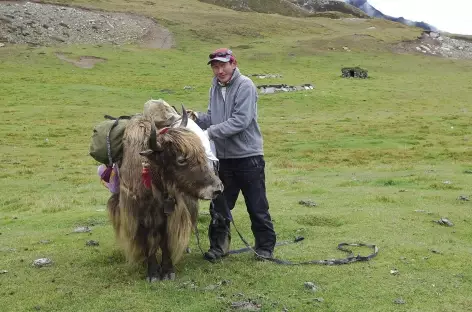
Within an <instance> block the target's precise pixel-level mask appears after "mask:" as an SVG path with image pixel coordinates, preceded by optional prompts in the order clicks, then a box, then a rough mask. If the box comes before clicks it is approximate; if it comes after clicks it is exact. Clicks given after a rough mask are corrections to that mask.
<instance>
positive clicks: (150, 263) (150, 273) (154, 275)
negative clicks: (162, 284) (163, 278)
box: [146, 254, 161, 283]
mask: <svg viewBox="0 0 472 312" xmlns="http://www.w3.org/2000/svg"><path fill="white" fill-rule="evenodd" d="M160 271H161V267H160V265H159V263H157V259H156V255H155V254H153V255H150V256H148V258H147V278H146V279H147V281H148V282H150V283H153V282H157V281H159V280H160V276H159V273H160Z"/></svg>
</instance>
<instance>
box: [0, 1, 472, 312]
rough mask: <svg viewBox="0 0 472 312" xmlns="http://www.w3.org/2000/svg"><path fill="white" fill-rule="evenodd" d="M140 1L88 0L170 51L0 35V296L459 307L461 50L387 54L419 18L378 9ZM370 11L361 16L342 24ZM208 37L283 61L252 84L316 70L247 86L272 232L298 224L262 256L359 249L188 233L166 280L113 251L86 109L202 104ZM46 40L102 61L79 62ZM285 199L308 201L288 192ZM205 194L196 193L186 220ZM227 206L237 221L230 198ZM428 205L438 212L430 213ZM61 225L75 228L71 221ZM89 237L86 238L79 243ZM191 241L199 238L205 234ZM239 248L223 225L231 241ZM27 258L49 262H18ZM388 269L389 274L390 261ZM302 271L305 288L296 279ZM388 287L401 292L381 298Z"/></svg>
mask: <svg viewBox="0 0 472 312" xmlns="http://www.w3.org/2000/svg"><path fill="white" fill-rule="evenodd" d="M56 2H58V3H60V2H61V1H56ZM62 2H63V3H65V2H67V3H71V2H72V3H76V4H80V5H83V6H92V3H95V1H62ZM154 2H155V3H156V5H154V6H146V5H145V4H143V2H140V1H132V2H129V3H128V4H127V5H125V2H124V1H99V2H97V3H96V4H93V5H94V6H97V7H100V8H102V9H110V10H125V9H127V10H132V11H135V12H138V13H142V12H146V14H148V15H150V16H154V17H156V18H158V19H159V20H160V21H161V22H163V23H165V25H166V26H168V27H169V28H170V29H171V30H172V31H173V32H174V34H175V36H176V42H177V47H176V48H175V49H173V50H166V51H162V50H146V49H141V48H138V47H136V46H132V45H130V46H121V47H118V46H106V45H104V46H100V47H98V46H58V47H49V48H28V47H24V46H18V47H4V48H1V49H0V60H1V61H0V73H1V74H0V85H1V87H0V104H1V123H0V157H1V158H0V190H1V192H0V273H1V271H2V270H7V271H8V272H7V273H3V274H0V306H1V307H0V310H1V311H35V310H40V311H228V310H231V303H232V302H238V301H251V300H252V301H254V302H256V303H259V304H261V307H262V308H261V311H283V310H284V309H286V311H361V310H362V311H472V308H471V306H472V299H471V297H470V294H471V293H472V286H471V285H472V269H471V266H470V259H471V256H472V227H471V222H472V219H471V215H472V213H471V212H472V204H471V202H470V201H460V200H458V197H459V196H460V195H463V196H467V197H469V196H471V195H472V146H471V140H472V129H471V127H470V124H471V118H472V112H471V110H472V108H471V106H470V100H471V95H472V76H471V75H470V72H471V71H472V62H470V61H461V60H449V59H441V58H437V57H426V56H422V55H400V54H392V53H390V52H388V45H389V44H390V43H392V42H396V41H399V40H402V39H413V38H415V37H416V36H418V34H419V32H418V30H417V29H409V28H407V27H404V26H397V25H395V24H394V23H390V22H384V21H377V20H373V21H357V22H354V21H350V20H329V19H296V18H289V17H280V16H276V15H260V14H255V13H240V12H239V13H237V12H232V11H230V10H226V9H222V8H217V7H212V6H209V5H207V4H204V3H201V2H198V1H183V0H182V1H173V2H170V1H169V2H168V1H157V0H156V1H154ZM222 20H224V21H226V22H225V23H222V24H223V25H221V30H222V31H221V32H216V33H215V32H214V28H215V25H216V26H218V27H220V24H221V21H222ZM232 25H233V26H234V25H239V27H233V26H232ZM370 25H375V26H376V28H377V31H376V33H375V34H372V37H369V38H370V39H365V41H362V42H360V43H359V41H356V40H357V39H356V36H355V34H356V33H357V34H361V33H363V32H365V31H366V30H365V29H366V28H367V27H369V26H370ZM363 38H364V37H363ZM219 46H230V47H232V48H233V51H234V52H235V54H236V56H237V57H238V60H239V64H240V69H241V71H242V72H243V73H245V74H253V73H257V74H259V73H279V74H282V75H283V78H279V79H271V80H258V79H257V78H255V79H254V81H255V83H256V84H267V83H272V82H273V83H280V82H283V83H287V84H303V83H312V84H314V85H315V86H316V88H315V90H311V91H302V92H294V93H283V94H271V95H261V96H260V100H259V115H260V124H261V128H262V132H263V135H264V148H265V157H266V162H267V170H266V176H267V189H268V198H269V203H270V211H271V214H272V216H273V218H274V224H275V228H276V232H277V234H278V239H279V240H290V239H293V238H294V237H295V236H298V235H303V236H304V237H305V240H304V241H303V242H301V243H299V244H296V245H289V246H283V247H280V248H278V249H277V250H276V254H275V255H276V256H277V257H280V258H283V259H290V260H309V259H325V258H333V257H343V256H344V254H343V253H342V252H340V251H337V250H336V246H337V244H338V243H341V242H365V243H372V244H377V245H378V247H379V248H380V253H379V255H378V256H377V257H376V258H375V259H373V260H372V261H370V262H367V263H355V264H352V265H346V266H335V267H327V266H315V265H313V266H303V267H288V266H279V265H276V264H272V263H266V262H262V263H261V262H256V261H255V260H253V257H252V256H251V255H249V254H241V255H234V256H230V257H228V258H226V259H225V260H224V261H223V262H221V263H218V264H210V263H207V262H205V261H204V260H203V259H202V256H201V254H199V252H198V248H197V246H196V243H195V239H194V237H192V241H191V248H192V253H191V254H188V255H185V257H184V258H183V260H182V261H181V262H180V263H179V264H178V266H177V269H178V272H177V280H176V281H174V282H160V283H154V284H148V283H147V282H146V281H145V280H144V274H145V269H144V267H141V266H130V265H128V264H127V263H126V262H125V259H124V257H123V255H122V253H121V251H120V249H119V248H118V247H117V245H116V244H115V241H114V235H113V231H112V228H111V224H110V223H109V221H108V219H107V215H106V211H105V204H106V200H107V198H108V196H109V193H108V191H107V190H106V189H105V188H104V187H103V186H101V185H100V183H99V181H98V176H97V175H96V166H97V164H96V163H95V162H94V161H93V159H92V158H91V157H90V156H88V146H89V139H90V135H91V131H92V128H93V126H94V125H95V124H96V123H97V122H99V121H101V120H102V117H103V115H104V114H110V115H122V114H130V113H135V112H139V111H141V110H142V107H143V104H144V102H145V101H147V100H148V99H149V98H151V97H152V98H163V99H165V100H166V101H168V102H169V103H171V104H173V105H176V106H178V105H180V104H181V103H183V104H185V106H186V107H187V108H192V109H197V110H203V109H205V107H206V103H207V95H208V87H209V84H210V79H211V72H210V70H209V68H208V67H207V66H206V57H207V55H208V52H209V51H211V50H213V49H214V48H216V47H219ZM330 46H334V47H336V48H337V49H336V50H335V51H330V50H328V49H327V48H328V47H330ZM343 46H349V47H350V48H351V50H352V52H345V51H343V50H342V47H343ZM341 51H342V52H341ZM55 52H70V53H72V55H73V56H76V57H79V56H81V55H94V56H98V57H103V58H106V59H107V62H105V63H100V64H97V65H96V66H95V67H94V68H93V69H81V68H78V67H74V66H73V65H71V64H69V63H66V62H63V61H61V60H60V59H58V58H57V57H56V56H55V54H54V53H55ZM345 66H361V67H363V68H366V69H368V70H369V75H370V78H369V79H366V80H349V79H342V78H340V75H341V68H342V67H345ZM184 86H192V87H193V89H190V90H184ZM169 90H170V91H169ZM300 200H313V201H315V202H316V203H317V204H318V205H317V206H316V207H312V208H308V207H304V206H301V205H299V204H298V202H299V201H300ZM207 207H208V203H207V202H202V203H201V210H202V213H201V216H200V220H199V221H200V222H199V229H200V231H201V235H202V236H204V237H205V235H206V230H207V226H208V222H209V216H208V215H207V214H206V212H207ZM234 215H235V220H236V222H237V224H239V229H240V230H242V232H243V233H244V235H245V236H246V237H248V238H252V234H251V232H250V224H249V218H248V216H247V213H246V211H245V206H244V203H243V201H242V198H240V199H239V201H238V204H237V207H236V208H235V211H234ZM441 217H446V218H449V219H450V220H451V221H452V222H453V223H454V226H453V227H445V226H441V225H438V224H436V223H434V222H432V221H433V220H439V219H440V218H441ZM77 226H90V227H91V228H92V232H91V233H84V234H77V233H73V234H71V232H72V231H73V230H74V228H75V227H77ZM90 239H93V240H97V241H99V243H100V245H99V246H98V247H88V246H86V245H85V243H86V241H87V240H90ZM45 240H47V241H49V242H44V241H45ZM41 241H43V242H41ZM202 243H203V245H204V246H203V247H204V248H205V249H206V248H207V247H208V242H207V241H206V239H204V240H203V242H202ZM239 247H243V244H242V243H241V242H240V241H239V238H238V237H237V235H236V233H233V248H239ZM432 250H435V251H438V252H439V253H434V252H432ZM355 252H356V253H357V252H362V253H363V254H365V253H368V252H369V250H359V251H357V250H355ZM42 257H48V258H51V259H52V260H53V261H54V264H53V265H52V266H50V267H44V268H41V269H38V268H35V267H33V266H32V262H33V260H35V259H37V258H42ZM394 269H397V270H398V271H399V274H396V275H393V274H391V270H394ZM304 282H313V283H315V284H316V285H317V286H318V287H319V290H318V291H317V292H311V291H309V290H307V289H305V287H304ZM320 298H322V299H320ZM400 298H401V299H403V300H404V301H405V302H406V303H405V304H395V303H394V300H396V299H400ZM316 299H318V300H316Z"/></svg>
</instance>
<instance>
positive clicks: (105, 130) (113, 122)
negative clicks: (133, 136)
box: [89, 115, 132, 166]
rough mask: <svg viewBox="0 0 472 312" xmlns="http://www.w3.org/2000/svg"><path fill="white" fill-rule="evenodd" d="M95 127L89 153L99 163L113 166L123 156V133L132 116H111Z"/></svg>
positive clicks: (106, 116) (107, 116)
mask: <svg viewBox="0 0 472 312" xmlns="http://www.w3.org/2000/svg"><path fill="white" fill-rule="evenodd" d="M104 117H105V119H106V120H104V121H102V122H100V123H99V124H97V125H96V126H95V127H94V128H93V133H92V140H91V142H90V149H89V154H90V156H92V157H93V159H95V160H96V161H98V162H99V163H102V164H105V165H108V166H111V165H112V164H113V163H115V162H116V161H117V160H119V159H120V158H121V154H122V152H123V134H124V132H125V128H126V124H127V123H128V120H129V119H130V118H131V117H132V116H120V117H116V118H115V117H111V116H109V115H105V116H104Z"/></svg>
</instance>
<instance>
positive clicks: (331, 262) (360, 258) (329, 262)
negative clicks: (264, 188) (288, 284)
mask: <svg viewBox="0 0 472 312" xmlns="http://www.w3.org/2000/svg"><path fill="white" fill-rule="evenodd" d="M231 223H232V224H233V226H234V229H235V230H236V232H237V233H238V235H239V238H240V239H241V240H242V242H243V243H244V245H246V248H242V249H238V250H231V251H230V252H229V253H230V254H231V253H233V254H234V253H241V252H246V251H252V252H253V253H254V254H255V255H256V256H257V257H259V258H260V259H263V260H267V261H271V262H274V263H277V264H283V265H307V264H320V265H342V264H349V263H353V262H361V261H369V260H371V259H372V258H374V257H376V256H377V254H378V253H379V248H378V247H377V246H376V245H372V244H364V243H340V244H338V247H337V249H338V250H341V251H344V252H347V253H348V254H349V255H348V256H347V257H346V258H341V259H325V260H309V261H301V262H293V261H288V260H282V259H277V258H272V257H264V256H262V255H260V254H258V253H257V252H256V251H255V250H254V248H252V247H251V245H250V244H249V243H248V242H247V240H246V239H244V237H243V235H242V234H241V233H240V232H239V230H238V228H237V227H236V224H235V223H234V220H233V219H231ZM195 237H196V239H197V245H198V248H199V249H200V252H201V253H202V255H204V254H205V252H204V251H203V249H202V247H201V245H200V235H199V232H198V227H197V225H195ZM303 239H304V238H303V237H297V238H296V239H295V240H294V241H285V242H280V243H277V244H276V246H280V245H287V244H291V243H298V242H301V241H302V240H303ZM347 246H351V247H368V248H371V249H372V250H373V252H372V253H371V254H369V255H367V256H361V255H360V254H358V255H357V256H354V254H353V253H352V251H351V250H350V249H347V248H345V247H347Z"/></svg>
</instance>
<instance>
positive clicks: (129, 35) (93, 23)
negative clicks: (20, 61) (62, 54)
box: [0, 1, 172, 46]
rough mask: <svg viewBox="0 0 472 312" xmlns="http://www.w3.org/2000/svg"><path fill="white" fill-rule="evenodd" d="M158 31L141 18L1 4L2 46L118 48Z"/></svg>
mask: <svg viewBox="0 0 472 312" xmlns="http://www.w3.org/2000/svg"><path fill="white" fill-rule="evenodd" d="M157 31H161V32H162V31H166V30H165V29H163V28H161V27H159V26H158V25H157V24H156V23H155V22H154V21H153V20H152V19H150V18H147V17H143V16H137V15H131V14H125V13H108V12H100V11H91V10H85V9H80V8H74V7H63V6H57V5H51V4H40V3H33V2H26V3H23V2H8V1H7V2H3V1H2V2H0V42H1V43H3V44H8V43H11V44H15V43H16V44H30V45H35V46H36V45H41V46H42V45H46V46H48V45H55V44H58V43H65V44H100V43H111V44H118V45H120V44H126V43H132V42H136V41H138V40H139V39H142V38H144V37H146V36H149V35H152V34H155V33H156V32H157ZM169 36H170V33H169ZM169 44H170V45H171V44H172V40H169Z"/></svg>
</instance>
